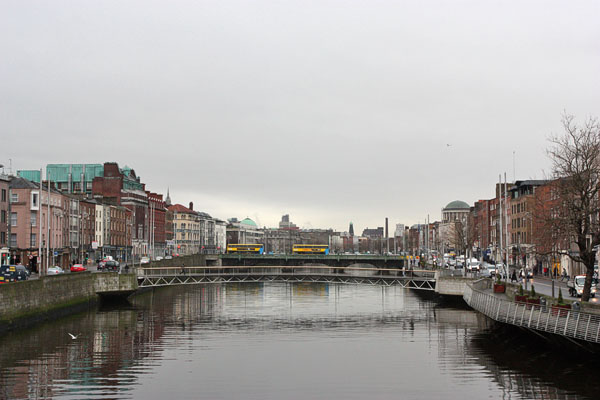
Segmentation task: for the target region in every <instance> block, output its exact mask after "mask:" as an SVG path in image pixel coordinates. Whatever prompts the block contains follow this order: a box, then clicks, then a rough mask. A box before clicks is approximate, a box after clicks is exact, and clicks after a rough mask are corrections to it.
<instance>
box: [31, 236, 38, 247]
mask: <svg viewBox="0 0 600 400" xmlns="http://www.w3.org/2000/svg"><path fill="white" fill-rule="evenodd" d="M36 245H37V236H36V234H35V233H32V234H31V243H29V247H35V246H36Z"/></svg>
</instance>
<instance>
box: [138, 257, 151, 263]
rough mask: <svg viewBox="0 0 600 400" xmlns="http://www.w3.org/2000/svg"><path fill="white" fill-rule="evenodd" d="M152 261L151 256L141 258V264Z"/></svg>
mask: <svg viewBox="0 0 600 400" xmlns="http://www.w3.org/2000/svg"><path fill="white" fill-rule="evenodd" d="M149 263H150V257H142V258H141V259H140V264H149Z"/></svg>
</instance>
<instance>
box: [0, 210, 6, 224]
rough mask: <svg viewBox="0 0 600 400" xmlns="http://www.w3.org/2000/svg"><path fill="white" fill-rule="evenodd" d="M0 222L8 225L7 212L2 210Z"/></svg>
mask: <svg viewBox="0 0 600 400" xmlns="http://www.w3.org/2000/svg"><path fill="white" fill-rule="evenodd" d="M0 222H2V223H3V224H4V223H6V211H5V210H2V216H1V217H0Z"/></svg>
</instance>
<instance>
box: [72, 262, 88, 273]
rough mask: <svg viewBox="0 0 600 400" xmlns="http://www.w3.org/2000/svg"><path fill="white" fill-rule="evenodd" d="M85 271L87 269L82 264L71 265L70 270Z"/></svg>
mask: <svg viewBox="0 0 600 400" xmlns="http://www.w3.org/2000/svg"><path fill="white" fill-rule="evenodd" d="M83 271H87V269H86V268H85V267H84V266H83V264H73V265H72V266H71V272H83Z"/></svg>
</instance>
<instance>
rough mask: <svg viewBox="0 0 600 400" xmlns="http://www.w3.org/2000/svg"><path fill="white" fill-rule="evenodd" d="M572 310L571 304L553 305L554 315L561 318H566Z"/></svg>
mask: <svg viewBox="0 0 600 400" xmlns="http://www.w3.org/2000/svg"><path fill="white" fill-rule="evenodd" d="M570 309H571V305H570V304H552V315H558V316H559V317H565V316H566V315H567V313H568V312H569V310H570Z"/></svg>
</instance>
